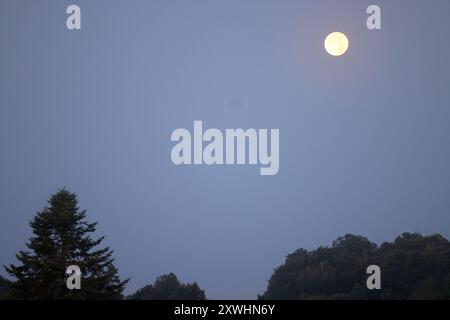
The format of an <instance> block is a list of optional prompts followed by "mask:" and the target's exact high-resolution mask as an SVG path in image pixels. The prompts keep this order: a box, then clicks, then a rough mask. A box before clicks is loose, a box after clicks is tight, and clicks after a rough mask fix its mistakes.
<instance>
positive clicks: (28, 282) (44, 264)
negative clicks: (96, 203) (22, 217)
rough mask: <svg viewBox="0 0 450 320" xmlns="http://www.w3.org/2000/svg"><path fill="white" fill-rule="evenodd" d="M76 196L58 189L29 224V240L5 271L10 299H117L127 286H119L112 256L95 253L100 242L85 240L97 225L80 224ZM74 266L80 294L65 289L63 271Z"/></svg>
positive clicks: (121, 283)
mask: <svg viewBox="0 0 450 320" xmlns="http://www.w3.org/2000/svg"><path fill="white" fill-rule="evenodd" d="M77 202H78V201H77V197H76V195H75V194H73V193H70V192H69V191H67V190H64V189H63V190H60V191H59V192H57V193H56V194H55V195H53V196H52V197H51V198H50V200H49V205H50V206H49V207H48V208H45V209H44V210H43V211H41V212H38V213H37V215H36V216H35V217H34V218H33V219H32V221H31V222H30V226H31V228H32V229H33V234H34V235H33V237H31V238H30V242H29V243H28V244H27V247H28V248H29V250H30V251H26V252H25V251H20V252H19V253H18V254H17V255H16V256H17V259H18V260H19V261H20V262H21V264H20V265H13V264H11V265H10V266H9V267H5V268H6V271H7V272H8V273H9V274H10V275H11V276H13V277H14V278H16V279H17V280H16V281H15V282H14V283H12V284H11V289H12V295H13V298H15V299H119V298H122V291H123V289H124V286H125V284H126V282H127V281H121V280H120V279H119V277H118V275H117V269H116V268H115V267H114V265H113V260H114V259H113V258H112V251H111V250H110V249H109V248H108V247H106V248H103V249H95V248H96V247H97V246H98V245H99V244H100V243H101V241H102V240H103V237H102V238H100V239H98V240H93V239H92V238H91V237H90V234H92V233H93V232H94V231H95V229H96V225H97V223H88V222H86V221H85V218H86V211H79V209H78V207H77ZM70 265H77V266H79V267H80V269H81V272H82V289H81V290H69V289H67V287H66V278H65V277H66V275H65V271H66V268H67V267H68V266H70Z"/></svg>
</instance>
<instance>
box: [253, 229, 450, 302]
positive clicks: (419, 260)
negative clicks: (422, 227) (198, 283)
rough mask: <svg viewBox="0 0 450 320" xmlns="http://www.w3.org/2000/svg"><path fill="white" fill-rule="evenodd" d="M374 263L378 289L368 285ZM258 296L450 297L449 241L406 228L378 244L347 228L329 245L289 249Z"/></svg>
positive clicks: (276, 297)
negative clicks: (377, 268)
mask: <svg viewBox="0 0 450 320" xmlns="http://www.w3.org/2000/svg"><path fill="white" fill-rule="evenodd" d="M372 264H375V265H378V266H380V268H381V273H382V275H381V279H382V289H381V290H368V289H367V287H366V280H367V277H368V275H367V274H366V269H367V267H368V266H369V265H372ZM259 298H260V299H450V242H449V241H448V240H446V239H445V238H443V237H442V236H440V235H433V236H428V237H424V236H422V235H420V234H418V233H414V234H410V233H404V234H402V235H401V236H399V237H397V239H395V241H394V243H383V244H382V245H381V246H380V247H377V246H376V245H375V244H374V243H371V242H370V241H369V240H367V239H366V238H364V237H361V236H355V235H351V234H347V235H345V236H344V237H340V238H338V239H337V240H336V241H334V242H333V244H332V246H331V247H320V248H318V249H316V250H313V251H307V250H304V249H298V250H297V251H295V252H294V253H292V254H290V255H288V256H287V258H286V262H285V263H284V264H283V265H281V266H280V267H278V268H277V269H275V271H274V273H273V275H272V277H271V279H270V280H269V285H268V287H267V290H266V292H265V293H264V294H263V295H261V296H259Z"/></svg>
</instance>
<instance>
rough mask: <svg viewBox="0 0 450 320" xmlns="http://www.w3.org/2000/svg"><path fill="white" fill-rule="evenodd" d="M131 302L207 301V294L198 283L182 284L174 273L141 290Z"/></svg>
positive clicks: (159, 278) (132, 296)
mask: <svg viewBox="0 0 450 320" xmlns="http://www.w3.org/2000/svg"><path fill="white" fill-rule="evenodd" d="M128 299H130V300H205V299H206V297H205V292H204V291H203V290H201V289H200V287H199V286H198V285H197V283H196V282H194V283H186V284H185V283H180V281H179V280H178V278H177V276H176V275H175V274H173V273H170V274H166V275H162V276H160V277H158V278H157V279H156V281H155V283H154V284H153V285H147V286H145V287H143V288H142V289H139V290H138V291H136V293H134V294H133V295H131V296H129V297H128Z"/></svg>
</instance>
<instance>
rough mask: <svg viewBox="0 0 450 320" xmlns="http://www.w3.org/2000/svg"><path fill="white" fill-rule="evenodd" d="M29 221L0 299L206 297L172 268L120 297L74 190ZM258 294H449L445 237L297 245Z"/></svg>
mask: <svg viewBox="0 0 450 320" xmlns="http://www.w3.org/2000/svg"><path fill="white" fill-rule="evenodd" d="M48 203H49V206H48V207H46V208H44V209H43V210H42V211H40V212H38V213H37V214H36V216H35V217H34V218H33V219H32V221H31V222H30V226H31V228H32V231H33V236H32V237H31V238H30V239H29V242H28V243H27V247H28V249H29V250H28V251H19V253H18V254H17V255H16V257H17V259H18V261H19V264H17V265H14V264H10V265H9V266H7V267H6V266H5V270H6V271H7V273H8V274H9V275H10V276H11V277H12V278H14V280H13V281H10V280H7V279H5V278H3V277H1V276H0V299H81V300H87V299H124V298H126V299H132V300H153V299H157V300H171V299H180V300H183V299H185V300H204V299H206V296H205V292H204V291H203V290H202V289H201V288H200V287H199V286H198V284H197V283H195V282H194V283H191V284H189V283H187V284H185V283H181V282H180V281H179V280H178V278H177V276H176V275H175V274H173V273H170V274H167V275H162V276H160V277H158V278H157V279H156V281H155V282H154V283H153V284H152V285H147V286H145V287H143V288H142V289H139V290H138V291H136V292H135V293H134V294H132V295H130V296H128V297H124V295H123V290H124V288H125V286H126V284H127V282H128V279H126V280H121V279H120V278H119V276H118V270H117V269H116V267H115V266H114V259H113V257H112V254H113V251H112V250H111V249H110V248H109V247H105V248H100V247H99V246H100V245H101V242H102V241H103V237H101V238H99V239H93V238H92V237H91V235H92V234H93V233H94V232H95V230H96V225H97V223H89V222H87V221H86V211H84V210H83V211H81V210H80V209H79V208H78V206H77V204H78V200H77V196H76V195H75V194H74V193H71V192H69V191H68V190H66V189H62V190H59V191H58V192H57V193H56V194H54V195H53V196H52V197H51V198H50V199H49V200H48ZM372 264H375V265H378V266H379V267H380V268H381V279H382V281H381V282H382V289H381V290H368V289H367V287H366V280H367V277H368V275H367V274H366V268H367V266H369V265H372ZM69 265H77V266H79V267H80V269H81V270H82V289H81V290H69V289H67V286H66V275H65V271H66V268H67V267H68V266H69ZM258 299H450V243H449V241H448V240H447V239H445V238H444V237H442V236H440V235H433V236H425V237H424V236H422V235H420V234H418V233H414V234H410V233H404V234H402V235H401V236H399V237H398V238H397V239H395V241H394V242H393V243H387V242H386V243H383V244H382V245H381V246H377V245H376V244H374V243H372V242H370V241H369V240H368V239H366V238H364V237H361V236H356V235H351V234H347V235H345V236H344V237H340V238H338V239H337V240H336V241H334V242H333V244H332V246H331V247H319V248H318V249H316V250H313V251H307V250H305V249H298V250H296V251H295V252H294V253H292V254H290V255H288V256H287V258H286V261H285V263H284V264H283V265H281V266H279V267H278V268H276V269H275V271H274V273H273V275H272V277H271V278H270V280H269V284H268V287H267V290H266V291H265V292H264V293H263V294H262V295H260V296H258Z"/></svg>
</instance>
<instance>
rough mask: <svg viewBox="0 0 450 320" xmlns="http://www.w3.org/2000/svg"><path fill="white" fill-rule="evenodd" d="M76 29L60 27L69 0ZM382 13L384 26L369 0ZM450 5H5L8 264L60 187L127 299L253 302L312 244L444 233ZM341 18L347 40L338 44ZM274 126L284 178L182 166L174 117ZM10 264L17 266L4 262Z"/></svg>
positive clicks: (0, 88)
mask: <svg viewBox="0 0 450 320" xmlns="http://www.w3.org/2000/svg"><path fill="white" fill-rule="evenodd" d="M72 3H76V4H78V5H80V6H81V9H82V30H81V31H68V30H67V29H66V26H65V20H66V14H65V9H66V7H67V5H69V4H72ZM369 4H378V5H380V6H381V9H382V28H383V29H382V30H381V31H370V30H368V29H367V28H366V24H365V21H366V17H367V15H366V13H365V11H366V8H367V6H368V5H369ZM449 12H450V1H448V0H434V1H425V0H424V1H409V0H408V1H406V0H405V1H382V0H377V1H375V0H374V1H361V0H354V1H334V0H333V1H331V0H330V1H318V0H311V1H300V0H295V1H279V0H276V1H275V0H270V1H265V0H227V1H225V0H223V1H218V0H214V1H206V0H202V1H200V0H189V1H185V0H183V1H181V0H179V1H173V0H171V1H162V0H161V1H112V0H110V1H106V0H105V1H85V0H83V1H82V0H71V1H31V0H30V1H19V0H1V1H0V265H2V264H8V263H11V262H14V261H15V260H14V259H15V258H14V254H15V253H16V252H17V251H18V250H20V249H24V248H25V242H26V240H27V238H28V237H29V236H30V235H31V230H30V227H29V226H28V221H29V220H30V219H31V218H32V217H33V215H34V214H35V212H36V211H37V210H40V209H42V208H43V207H44V206H45V205H46V200H47V199H48V198H49V196H50V195H51V194H52V193H54V192H55V191H56V190H57V189H58V188H60V187H64V186H65V187H67V188H69V189H70V190H71V191H74V192H76V193H77V194H78V196H79V199H80V207H81V208H83V209H87V210H88V217H89V219H90V220H91V221H99V228H98V235H106V240H105V243H106V244H108V245H110V246H111V247H112V248H113V249H114V250H115V256H116V265H117V266H118V268H119V270H120V274H121V276H122V277H131V278H132V279H131V282H130V283H129V286H128V288H127V291H126V292H127V293H131V292H133V291H134V290H136V289H138V288H140V287H142V286H143V285H145V284H148V283H151V282H153V281H154V279H155V278H156V277H157V276H158V275H161V274H163V273H168V272H175V273H176V274H177V275H178V276H179V278H180V279H181V280H182V281H184V282H186V281H189V282H190V281H197V282H198V283H199V284H200V286H201V287H202V288H204V289H205V290H206V294H207V296H208V297H209V298H255V297H256V294H257V293H262V292H263V291H264V289H265V287H266V284H267V280H268V279H269V277H270V275H271V273H272V270H273V268H275V267H276V266H278V265H279V264H281V263H282V262H283V261H284V256H285V255H286V254H288V253H290V252H292V251H294V250H295V249H297V248H299V247H304V248H308V249H313V248H315V247H317V246H319V245H327V244H330V243H331V241H332V240H334V239H335V238H337V237H338V236H341V235H344V234H345V233H356V234H362V235H364V236H367V237H368V238H369V239H371V240H372V241H375V242H377V243H379V242H381V241H387V240H389V241H392V240H393V239H394V237H395V236H396V235H399V234H400V233H402V232H405V231H410V232H413V231H420V232H422V233H424V234H432V233H441V234H443V235H444V236H446V237H447V238H449V237H450V124H449V120H450V90H449V83H450V62H449V57H450V42H449V41H448V39H449V31H450V19H448V14H449ZM332 31H342V32H345V33H346V34H347V36H348V37H349V39H350V50H349V51H348V53H347V54H346V55H344V56H343V57H340V58H333V57H331V56H329V55H327V54H326V53H325V51H324V49H323V40H324V38H325V36H326V35H327V34H328V33H330V32H332ZM194 120H203V123H204V126H205V127H207V128H211V127H216V128H220V129H222V130H223V129H225V128H240V127H242V128H279V129H280V171H279V173H278V175H276V176H260V175H259V167H258V166H213V167H208V166H180V167H177V166H175V165H173V164H172V162H171V160H170V150H171V148H172V146H173V143H171V141H170V134H171V132H172V130H174V129H176V128H180V127H185V128H189V129H191V130H192V125H193V121H194ZM0 274H3V275H5V271H4V270H2V271H0Z"/></svg>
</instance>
